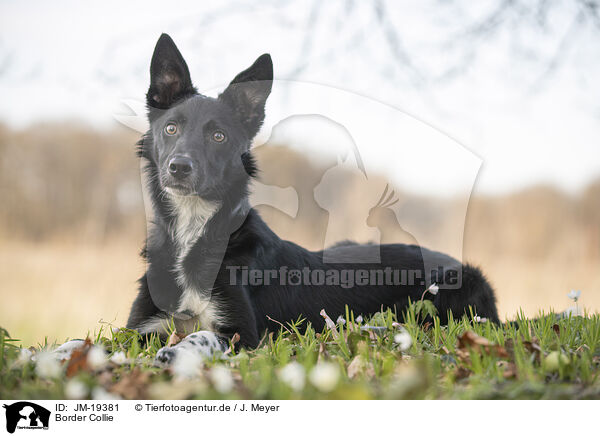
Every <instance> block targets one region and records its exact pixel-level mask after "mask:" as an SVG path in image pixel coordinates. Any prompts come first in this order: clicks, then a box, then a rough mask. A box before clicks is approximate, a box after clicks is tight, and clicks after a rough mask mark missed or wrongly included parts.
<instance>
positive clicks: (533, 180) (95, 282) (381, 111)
mask: <svg viewBox="0 0 600 436" xmlns="http://www.w3.org/2000/svg"><path fill="white" fill-rule="evenodd" d="M599 7H600V2H596V1H594V0H585V1H583V0H582V1H579V0H570V1H551V0H529V1H518V0H509V1H507V0H493V1H492V0H490V1H482V2H477V3H476V4H475V3H473V2H467V1H450V0H445V1H442V0H426V1H421V2H392V1H384V0H368V1H363V2H357V1H351V0H338V1H332V2H321V1H313V2H309V1H290V2H279V1H265V2H261V3H260V6H258V5H257V4H256V2H238V1H229V2H214V3H212V2H192V1H189V2H186V1H182V2H172V3H169V4H168V5H167V4H165V3H164V2H128V3H127V4H123V2H116V1H104V2H102V3H97V4H93V5H86V4H82V3H78V2H68V1H65V2H60V3H52V4H49V3H47V2H42V1H39V2H36V1H34V2H28V3H24V2H18V3H17V2H8V1H0V94H1V95H2V98H0V204H1V205H2V206H1V207H0V295H1V302H0V325H1V326H2V327H4V328H6V329H8V331H9V332H10V333H11V335H12V336H13V337H17V338H20V339H23V340H24V341H25V343H26V344H32V343H35V342H39V341H43V340H44V338H45V337H48V339H49V340H50V341H54V340H57V341H63V340H64V339H65V338H67V337H71V338H72V337H82V336H85V334H86V333H87V332H88V331H90V332H92V331H94V330H96V331H97V330H98V328H99V327H100V325H101V324H100V323H101V322H107V323H112V324H113V325H115V326H121V325H123V324H124V322H125V320H126V317H127V314H128V310H129V306H130V304H131V301H132V300H133V298H134V297H135V294H136V283H135V281H136V280H137V278H139V277H140V276H141V275H142V274H143V271H144V265H143V263H142V262H141V260H140V259H139V257H138V252H139V250H140V248H141V246H142V243H143V239H144V237H145V232H146V224H145V214H144V202H143V197H142V189H141V186H142V184H141V179H140V164H139V162H138V160H137V159H136V157H135V154H134V149H135V147H134V144H135V142H136V141H137V140H138V139H139V137H140V133H139V132H140V131H143V128H144V125H145V123H144V120H143V114H142V113H141V111H140V110H139V102H143V99H144V94H145V92H146V88H147V85H148V79H149V78H148V75H149V74H148V69H149V62H150V57H151V54H152V50H153V47H154V44H155V42H156V39H157V38H158V36H159V35H160V33H162V32H167V33H169V34H170V35H171V36H172V37H173V38H174V40H175V41H176V43H177V44H178V46H179V48H180V50H181V51H182V53H183V55H184V57H185V58H186V60H187V61H188V64H189V67H190V71H191V74H192V79H193V80H194V83H195V85H196V86H197V87H198V88H199V90H200V91H202V92H206V93H207V94H209V95H215V93H216V91H215V90H218V89H222V87H223V86H225V85H226V84H227V83H228V81H229V80H231V79H232V78H233V77H234V76H235V75H236V74H237V73H238V72H239V71H241V70H242V69H244V68H246V67H247V66H248V65H250V64H251V63H252V61H253V60H254V59H255V58H256V57H257V56H258V55H260V54H261V53H263V52H269V53H271V55H272V57H273V60H274V65H275V78H276V79H277V80H276V82H275V84H274V88H273V94H272V96H271V99H270V101H269V105H268V109H267V112H268V117H267V120H266V123H265V127H264V129H263V132H262V133H261V135H260V137H259V138H257V141H256V154H257V156H258V162H259V166H260V167H261V170H262V171H261V175H260V182H261V184H264V186H267V187H268V186H273V187H278V188H279V189H280V191H277V190H275V191H272V192H271V191H268V190H267V191H264V192H263V194H262V196H261V199H262V200H265V201H262V202H258V203H264V204H261V205H259V206H258V208H259V210H260V212H261V214H262V215H263V217H264V218H265V220H266V221H267V222H268V223H269V225H271V226H272V228H273V229H274V230H275V231H276V232H277V233H278V234H279V235H280V236H281V237H283V238H286V239H291V240H293V241H295V242H297V243H299V244H302V245H305V246H307V247H309V248H314V249H320V248H322V247H323V244H324V243H328V242H331V241H332V240H340V239H356V240H359V241H368V240H372V239H373V238H372V232H371V231H370V230H369V229H371V230H372V229H377V231H378V235H379V237H380V240H381V241H382V242H391V241H398V242H414V241H415V240H416V241H417V242H418V243H420V244H423V245H426V246H428V247H430V248H433V249H437V250H441V251H447V252H449V253H450V254H452V255H454V256H457V257H461V258H462V259H463V260H466V261H469V262H472V263H475V264H477V265H480V266H481V267H482V268H483V269H484V271H486V273H487V275H488V278H489V279H490V281H491V282H492V283H493V285H494V286H495V288H496V290H497V296H498V303H499V309H500V313H501V316H503V317H505V318H514V316H515V314H516V313H517V311H518V310H520V309H522V310H523V311H524V312H525V314H527V315H535V314H536V313H537V312H538V311H540V310H546V311H547V310H550V309H551V308H553V309H555V310H564V309H566V308H567V307H569V306H573V305H574V303H573V302H572V301H570V300H569V299H568V298H567V297H566V294H567V293H568V292H569V291H570V290H571V289H578V290H581V291H582V295H581V299H580V300H579V302H578V305H579V307H580V308H582V307H585V308H586V309H589V310H590V311H598V310H599V309H600V140H599V138H600V103H599V101H600V99H599V98H598V97H599V96H600V84H599V83H598V81H597V79H596V78H597V77H598V74H599V73H600V52H599V51H598V49H597V48H598V44H599V42H600V9H599ZM307 86H308V87H309V88H310V90H311V92H306V90H307V89H309V88H307ZM136 102H138V103H136ZM367 108H368V109H367ZM294 114H320V115H325V116H327V118H326V120H327V122H325V123H323V122H321V121H322V120H321V121H319V120H315V119H314V118H310V117H305V116H300V117H298V118H297V119H296V121H295V122H290V119H289V118H286V117H289V116H290V115H294ZM292 121H294V120H292ZM337 123H339V126H338V127H339V128H333V130H334V131H333V132H332V125H335V126H337V125H338V124H337ZM340 126H341V127H340ZM395 129H396V130H400V133H396V130H395ZM340 131H343V134H342V135H341V136H340ZM399 138H400V139H399ZM263 144H264V145H263ZM339 144H342V146H341V147H342V148H343V147H346V149H347V150H348V149H353V150H359V153H358V154H357V153H354V154H353V153H347V152H346V153H341V154H340V152H339V151H338V152H333V153H332V150H339V147H337V145H339ZM348 144H351V145H350V146H349V145H348ZM352 147H354V148H352ZM340 156H342V158H343V159H346V162H345V164H344V165H340V162H339V160H340ZM349 156H350V157H352V159H351V160H352V162H350V161H348V160H347V159H348V158H349ZM357 156H360V160H362V162H363V164H364V168H365V169H366V173H367V174H368V181H367V179H366V178H365V177H364V172H361V171H357V167H358V166H359V165H358V158H357ZM332 168H335V169H337V172H336V183H335V186H336V192H335V193H329V192H324V193H323V192H320V193H319V195H316V194H315V188H317V187H318V186H319V185H320V184H321V183H322V182H323V180H324V178H325V177H326V175H328V174H331V172H330V170H331V169H332ZM386 185H389V186H390V187H391V189H393V190H394V192H395V198H398V199H399V201H398V203H396V204H395V205H394V208H393V212H394V213H393V214H389V213H380V214H378V215H377V216H373V217H371V220H370V221H369V222H368V223H367V226H365V218H366V217H365V216H363V215H362V214H360V213H357V212H356V211H357V208H358V207H363V208H364V207H366V210H367V211H369V210H370V208H372V207H373V206H375V205H376V204H377V203H378V200H379V199H380V196H381V194H382V191H383V189H384V187H385V186H386ZM288 188H293V189H294V190H295V192H296V193H297V198H298V212H297V214H296V215H295V216H294V214H292V216H290V215H289V214H286V213H284V212H282V210H281V208H278V207H277V198H276V197H277V195H278V193H279V194H280V193H281V192H283V191H281V190H285V189H288ZM257 190H258V191H260V188H257ZM321 191H322V190H321ZM269 196H270V198H269ZM323 198H325V199H326V200H327V199H328V198H329V200H332V199H333V198H335V201H324V200H323ZM325 203H326V205H325ZM334 218H335V219H334ZM333 224H335V225H333ZM407 229H408V231H407ZM457 235H458V236H460V238H458V237H457Z"/></svg>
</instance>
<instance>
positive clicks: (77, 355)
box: [67, 338, 92, 377]
mask: <svg viewBox="0 0 600 436" xmlns="http://www.w3.org/2000/svg"><path fill="white" fill-rule="evenodd" d="M91 346H92V341H91V340H90V338H86V340H85V342H84V343H83V345H82V346H81V347H78V348H76V349H75V350H73V352H72V353H71V357H70V358H69V363H68V364H67V377H73V376H74V375H75V374H77V373H78V372H80V371H90V370H91V369H90V367H89V365H88V363H87V355H88V352H89V351H90V348H91Z"/></svg>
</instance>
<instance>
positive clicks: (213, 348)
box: [154, 330, 229, 366]
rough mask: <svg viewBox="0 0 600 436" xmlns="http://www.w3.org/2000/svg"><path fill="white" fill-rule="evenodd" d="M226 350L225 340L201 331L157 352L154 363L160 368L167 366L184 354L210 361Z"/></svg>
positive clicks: (226, 341) (227, 346) (226, 343)
mask: <svg viewBox="0 0 600 436" xmlns="http://www.w3.org/2000/svg"><path fill="white" fill-rule="evenodd" d="M227 348H229V344H228V340H227V338H225V337H224V336H221V335H219V334H217V333H214V332H211V331H208V330H201V331H198V332H195V333H191V334H189V335H187V336H186V337H185V338H183V339H182V340H181V342H179V343H177V344H175V345H173V346H171V347H163V348H161V349H160V350H158V352H157V353H156V358H155V359H154V362H155V363H156V364H158V365H160V366H169V365H171V364H173V363H174V362H175V360H176V359H177V357H178V356H179V355H181V354H184V353H192V354H194V355H195V356H198V357H200V358H202V359H212V357H213V356H214V355H215V354H217V353H224V352H225V351H226V350H227Z"/></svg>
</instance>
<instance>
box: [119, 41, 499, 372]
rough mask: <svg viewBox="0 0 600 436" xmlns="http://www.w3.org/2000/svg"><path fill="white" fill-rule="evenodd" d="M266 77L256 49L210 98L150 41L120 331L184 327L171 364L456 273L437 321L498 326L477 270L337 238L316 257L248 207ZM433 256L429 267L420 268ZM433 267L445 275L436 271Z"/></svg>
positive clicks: (378, 304)
mask: <svg viewBox="0 0 600 436" xmlns="http://www.w3.org/2000/svg"><path fill="white" fill-rule="evenodd" d="M272 81H273V65H272V62H271V57H270V56H269V55H268V54H263V55H262V56H260V57H259V58H258V59H256V61H255V62H254V64H252V65H251V66H250V67H249V68H248V69H246V70H245V71H243V72H241V73H240V74H238V75H237V76H236V77H235V78H234V79H233V81H232V82H231V83H230V84H229V86H228V87H227V88H226V89H225V90H224V91H223V92H222V93H221V94H220V95H219V96H218V97H217V98H211V97H207V96H204V95H201V94H199V93H198V92H197V90H196V88H194V85H193V84H192V80H191V78H190V73H189V70H188V67H187V64H186V62H185V60H184V59H183V57H182V55H181V53H180V52H179V50H178V49H177V47H176V46H175V43H174V42H173V40H172V39H171V38H170V37H169V36H168V35H166V34H163V35H161V37H160V39H159V40H158V42H157V44H156V48H155V50H154V54H153V57H152V61H151V65H150V87H149V89H148V93H147V95H146V102H147V108H148V118H149V121H150V129H149V130H148V132H147V133H146V134H145V135H144V137H143V138H142V140H141V141H140V142H139V143H138V146H139V150H138V151H139V156H140V157H141V159H142V160H143V161H144V164H145V172H146V176H147V180H148V184H149V186H148V188H149V191H150V197H151V201H152V209H153V214H154V216H153V218H152V220H151V223H150V224H149V229H148V237H147V241H146V245H145V248H144V250H143V251H142V255H143V256H144V257H145V259H146V261H147V270H146V274H145V275H144V276H143V277H142V278H141V279H140V281H139V282H140V289H139V294H138V296H137V298H136V299H135V301H134V303H133V306H132V308H131V313H130V315H129V320H128V322H127V327H128V328H131V329H135V330H137V331H139V332H140V333H142V334H143V335H146V334H150V333H154V332H156V333H159V334H160V335H163V336H164V335H165V334H166V332H167V329H168V325H169V323H171V322H174V324H175V326H176V328H177V329H178V331H185V332H186V333H189V335H188V336H187V337H186V338H185V339H184V340H183V341H181V342H180V343H179V344H177V345H175V346H173V347H165V348H163V349H161V350H160V351H159V353H158V355H157V359H158V361H159V362H162V363H165V364H168V363H170V362H171V361H172V360H173V359H174V358H175V356H176V355H177V353H178V352H179V350H182V349H189V350H193V351H194V352H198V353H200V354H203V355H211V354H212V353H213V352H214V351H215V350H225V349H226V348H227V346H228V344H229V340H230V339H231V338H232V337H233V336H234V335H235V334H236V333H237V334H239V343H238V346H242V347H256V346H257V345H258V344H259V340H260V338H261V337H262V335H263V334H264V333H265V332H267V331H275V332H277V331H279V329H280V327H281V324H280V323H286V322H290V321H296V320H298V319H300V318H303V319H305V320H306V321H307V322H309V323H310V324H312V326H313V327H314V328H315V329H317V330H319V329H322V328H323V326H324V324H325V320H324V318H323V317H322V316H321V315H320V312H321V311H322V310H323V309H324V310H325V312H326V313H327V314H329V315H330V316H331V317H333V318H334V319H335V318H336V317H337V316H338V315H342V314H345V312H346V308H348V310H350V311H352V312H353V313H354V314H355V315H357V316H358V315H359V314H360V315H365V316H366V315H371V314H373V313H375V312H378V311H380V310H382V309H386V308H391V309H392V310H394V311H396V312H397V313H401V312H402V310H403V309H404V308H405V307H406V306H407V304H408V301H409V299H411V300H412V301H415V300H418V299H420V298H422V295H423V292H424V290H425V289H426V286H427V284H431V283H433V282H436V283H440V282H444V281H445V280H449V279H452V278H454V280H455V283H458V285H457V286H455V288H454V289H441V290H440V291H439V292H438V293H437V294H435V295H433V293H425V298H428V299H430V300H432V302H433V304H434V305H435V307H436V308H437V311H438V313H439V316H440V319H441V321H442V322H443V323H444V322H447V319H448V318H447V317H448V313H449V312H451V313H452V314H453V315H454V316H455V317H460V316H462V315H464V314H465V313H466V311H467V312H468V310H469V309H468V308H469V307H472V308H473V310H474V311H476V313H477V314H478V315H479V316H481V317H486V318H487V319H489V320H490V321H492V322H496V323H498V322H499V319H498V313H497V309H496V300H495V296H494V291H493V290H492V288H491V286H490V285H489V284H488V282H487V281H486V279H485V278H484V276H483V275H482V273H481V272H480V271H479V270H478V269H477V268H475V267H473V266H470V265H466V264H461V263H460V262H458V261H457V260H455V259H453V258H451V257H450V256H447V255H444V254H442V253H438V252H434V251H430V250H427V249H425V248H422V247H419V246H417V245H404V244H385V245H378V246H375V247H376V248H378V249H379V261H378V262H372V261H368V262H365V261H364V259H365V258H367V257H368V256H370V253H371V252H372V250H373V247H374V245H373V244H362V245H361V244H356V243H352V242H344V243H341V244H338V245H336V246H334V247H331V248H329V249H327V255H328V257H327V259H331V258H332V255H333V258H334V259H335V262H333V263H329V262H328V263H324V261H323V255H324V251H318V252H314V251H309V250H306V249H304V248H302V247H300V246H298V245H296V244H294V243H293V242H289V241H285V240H282V239H280V238H279V237H278V236H277V235H276V234H275V233H274V232H273V231H271V229H270V228H269V227H268V226H267V224H265V222H264V221H263V220H262V219H261V217H260V216H259V214H258V213H257V212H256V211H255V210H254V209H252V207H250V204H249V200H248V190H249V186H250V182H251V181H252V178H253V177H255V175H256V173H257V167H256V164H255V161H254V159H253V157H252V152H251V143H252V140H253V138H254V137H255V135H256V134H257V133H258V131H259V129H260V127H261V124H262V122H263V120H264V117H265V103H266V101H267V97H268V96H269V94H270V92H271V86H272ZM426 258H427V259H426ZM431 259H433V260H434V262H433V263H435V265H436V268H435V271H433V270H432V269H431V268H426V265H428V264H431V261H430V260H431ZM426 260H429V262H426ZM440 268H442V269H443V273H442V277H440V276H438V275H435V276H434V272H437V271H439V270H440ZM403 272H409V273H411V274H402V273H403ZM349 276H352V280H350V281H348V280H347V279H348V277H349ZM457 278H458V280H459V281H458V282H456V280H457Z"/></svg>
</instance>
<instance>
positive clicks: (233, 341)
mask: <svg viewBox="0 0 600 436" xmlns="http://www.w3.org/2000/svg"><path fill="white" fill-rule="evenodd" d="M239 341H240V334H239V333H238V332H235V333H234V334H233V336H232V338H231V340H230V342H231V345H229V348H227V351H225V353H223V354H225V355H228V354H231V353H232V352H233V348H234V347H235V344H237V343H238V342H239Z"/></svg>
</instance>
